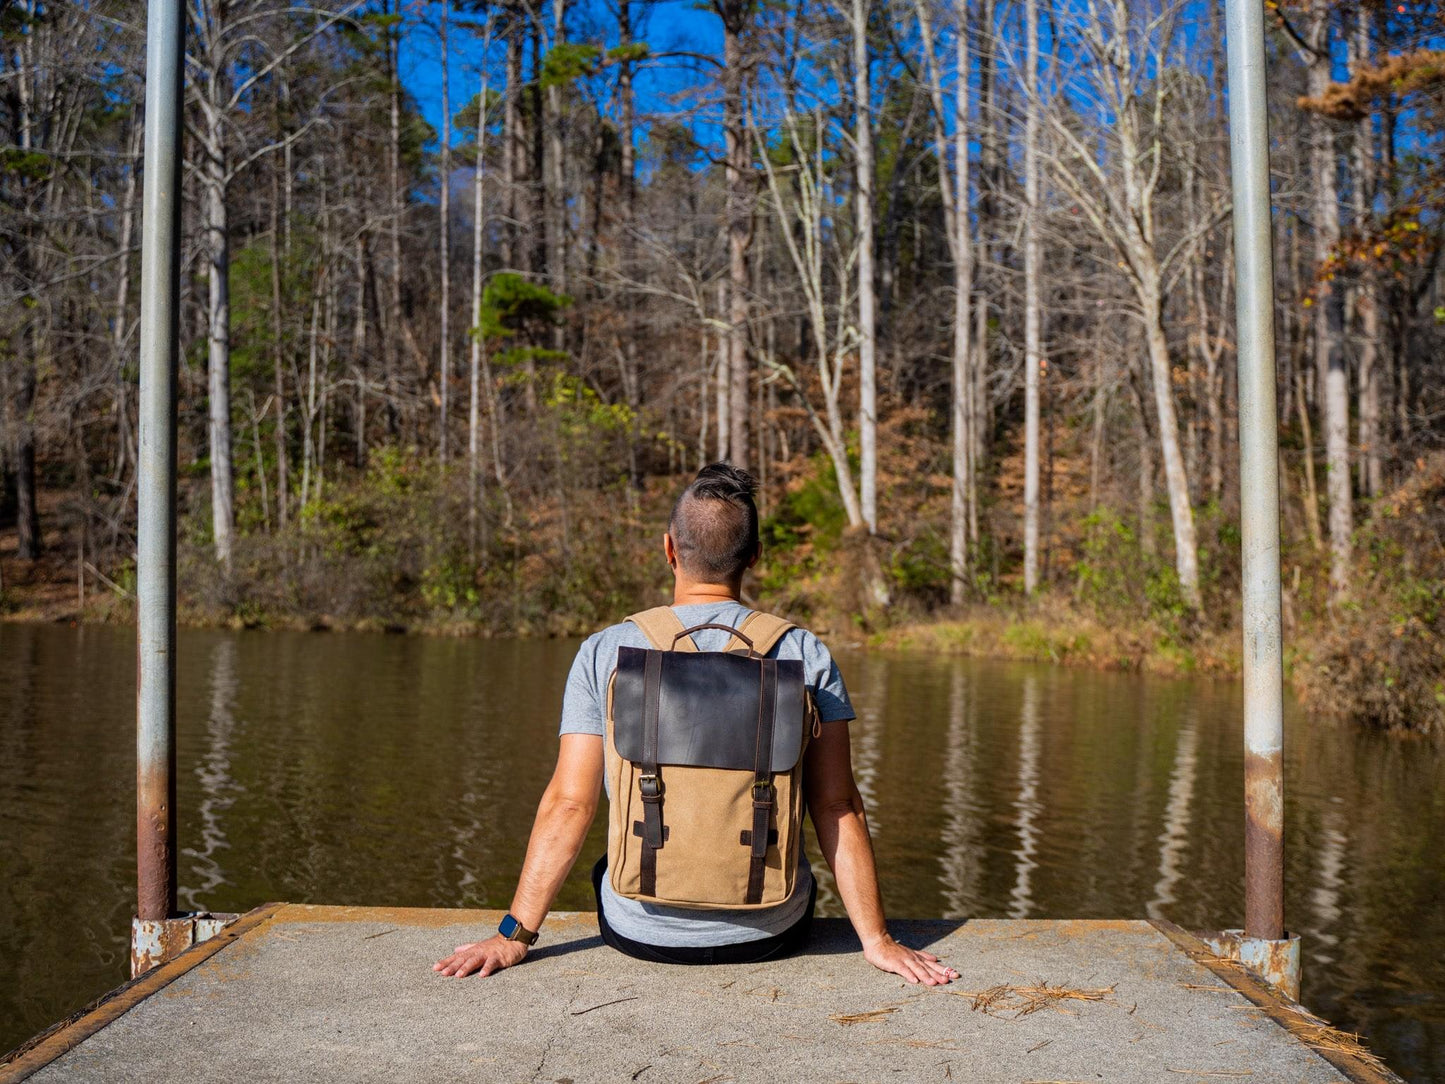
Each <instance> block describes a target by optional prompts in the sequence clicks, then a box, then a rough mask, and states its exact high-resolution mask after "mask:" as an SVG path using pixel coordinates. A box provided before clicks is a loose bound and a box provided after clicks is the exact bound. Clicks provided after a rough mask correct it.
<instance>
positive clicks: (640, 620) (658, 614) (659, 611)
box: [627, 606, 697, 651]
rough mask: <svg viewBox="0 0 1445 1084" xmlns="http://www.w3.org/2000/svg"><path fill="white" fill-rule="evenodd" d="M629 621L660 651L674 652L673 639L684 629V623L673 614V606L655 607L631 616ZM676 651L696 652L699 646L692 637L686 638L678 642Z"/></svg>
mask: <svg viewBox="0 0 1445 1084" xmlns="http://www.w3.org/2000/svg"><path fill="white" fill-rule="evenodd" d="M627 620H629V621H631V622H632V623H633V624H634V625H636V626H637V627H638V628H639V629H641V630H642V634H643V635H644V636H646V637H647V639H648V640H649V641H651V643H652V646H653V647H655V648H657V649H658V650H659V651H670V650H673V643H672V641H673V638H674V637H675V636H677V634H678V633H679V632H681V631H682V629H683V625H682V621H681V620H680V619H679V618H678V616H677V614H675V613H673V610H672V607H671V606H654V607H653V608H652V609H650V610H643V611H642V612H641V613H635V614H630V615H629V616H628V618H627ZM676 650H678V651H696V650H697V644H695V643H693V640H692V637H691V636H684V637H683V638H682V639H681V640H678V641H677V647H676Z"/></svg>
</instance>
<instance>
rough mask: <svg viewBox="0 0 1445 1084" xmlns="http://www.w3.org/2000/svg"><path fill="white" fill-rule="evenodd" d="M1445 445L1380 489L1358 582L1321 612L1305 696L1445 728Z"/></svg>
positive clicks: (1360, 537) (1362, 536)
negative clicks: (1391, 486)
mask: <svg viewBox="0 0 1445 1084" xmlns="http://www.w3.org/2000/svg"><path fill="white" fill-rule="evenodd" d="M1442 538H1445V455H1437V456H1435V457H1433V458H1432V459H1430V460H1428V461H1427V462H1425V463H1424V465H1423V467H1422V469H1420V470H1418V471H1417V472H1416V474H1415V475H1414V476H1413V477H1412V478H1410V480H1409V481H1407V482H1406V483H1405V484H1404V485H1403V486H1401V487H1400V488H1399V489H1397V490H1396V491H1395V492H1393V493H1391V494H1389V495H1388V496H1385V497H1381V498H1379V499H1378V500H1377V501H1376V502H1375V505H1374V508H1373V509H1372V511H1371V515H1370V518H1369V519H1368V520H1367V521H1366V523H1365V525H1364V526H1363V527H1361V528H1360V530H1359V531H1358V532H1357V536H1356V544H1355V553H1356V568H1355V578H1354V585H1353V590H1352V592H1351V595H1350V598H1349V599H1348V600H1347V601H1344V602H1341V603H1337V604H1336V605H1335V606H1334V608H1333V613H1331V614H1328V615H1326V616H1325V617H1324V618H1323V619H1322V620H1321V621H1320V625H1321V626H1322V627H1321V628H1320V630H1319V635H1318V636H1317V637H1314V638H1312V639H1313V641H1314V644H1315V646H1314V647H1313V648H1312V649H1311V650H1310V652H1309V655H1308V664H1307V665H1306V666H1305V667H1304V668H1302V672H1301V674H1300V680H1299V682H1298V684H1299V686H1300V689H1301V693H1302V694H1303V696H1304V697H1305V699H1306V701H1307V702H1308V703H1311V704H1315V705H1318V706H1320V707H1321V708H1324V709H1327V710H1330V711H1335V712H1341V713H1343V714H1344V715H1346V716H1348V717H1349V718H1351V719H1353V720H1355V721H1358V722H1365V723H1370V724H1373V725H1375V726H1382V727H1385V728H1387V729H1391V730H1408V731H1415V732H1420V733H1433V734H1445V547H1442V543H1441V539H1442Z"/></svg>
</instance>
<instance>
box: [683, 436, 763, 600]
mask: <svg viewBox="0 0 1445 1084" xmlns="http://www.w3.org/2000/svg"><path fill="white" fill-rule="evenodd" d="M756 488H757V483H756V482H754V481H753V477H752V475H750V474H749V473H748V472H747V471H745V470H742V469H741V468H739V467H734V466H732V465H731V464H728V463H712V464H709V465H708V466H706V467H703V469H702V470H700V471H698V472H697V477H696V478H694V479H693V480H692V484H691V485H689V486H688V487H687V488H686V489H684V490H683V491H682V495H681V496H680V497H678V498H677V503H676V504H675V505H673V506H672V519H671V520H669V521H668V525H667V534H668V539H669V541H670V544H669V545H668V546H667V547H666V549H667V553H668V558H669V560H670V561H672V562H673V563H674V567H675V568H676V570H677V571H678V573H679V575H682V576H686V577H687V578H688V579H689V580H692V581H693V582H695V583H705V584H728V585H732V586H736V585H738V584H740V583H741V582H742V578H743V573H744V572H745V571H747V569H748V568H750V567H751V566H752V565H753V564H754V563H755V562H756V561H757V559H758V553H759V543H758V506H757V505H756V504H754V503H753V491H754V490H755V489H756Z"/></svg>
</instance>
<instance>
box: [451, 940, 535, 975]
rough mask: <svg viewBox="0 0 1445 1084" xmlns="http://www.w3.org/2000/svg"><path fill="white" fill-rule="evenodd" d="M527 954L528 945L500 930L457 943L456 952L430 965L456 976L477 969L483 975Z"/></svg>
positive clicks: (468, 973)
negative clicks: (509, 937) (461, 943)
mask: <svg viewBox="0 0 1445 1084" xmlns="http://www.w3.org/2000/svg"><path fill="white" fill-rule="evenodd" d="M526 955H527V946H526V945H524V944H522V942H520V941H509V940H507V939H506V938H505V937H503V936H502V935H501V934H493V935H492V936H491V937H489V938H487V939H486V940H485V941H474V942H472V943H471V944H470V945H458V946H457V950H456V951H455V952H453V953H452V954H451V955H450V956H448V957H447V958H446V959H444V960H438V961H437V962H436V963H434V964H432V966H431V969H432V970H433V971H440V972H441V973H442V974H443V975H451V976H452V977H454V978H458V979H461V978H465V977H466V976H468V975H472V974H478V973H479V974H481V975H483V976H486V975H490V974H492V973H493V972H494V971H500V970H502V968H504V967H511V966H512V965H513V964H519V963H521V962H522V960H523V958H524V957H525V956H526Z"/></svg>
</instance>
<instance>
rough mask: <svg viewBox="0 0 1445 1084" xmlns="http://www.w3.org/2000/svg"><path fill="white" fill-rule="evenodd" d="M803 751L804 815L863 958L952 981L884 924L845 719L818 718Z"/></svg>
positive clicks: (916, 979) (929, 982)
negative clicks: (820, 720)
mask: <svg viewBox="0 0 1445 1084" xmlns="http://www.w3.org/2000/svg"><path fill="white" fill-rule="evenodd" d="M804 756H805V760H804V763H803V787H804V791H805V793H806V797H807V801H808V815H809V816H810V817H812V818H813V828H814V829H815V830H816V831H817V833H818V846H819V848H820V849H821V850H822V852H823V858H824V859H825V860H826V861H827V863H828V866H829V868H831V869H832V871H833V879H834V880H835V881H836V882H837V884H838V895H839V896H841V897H842V899H843V908H844V909H845V910H846V911H847V912H848V918H849V919H850V920H851V921H852V923H853V929H854V931H855V932H856V933H857V934H858V940H859V941H861V942H862V944H863V956H864V958H865V959H866V960H867V961H868V962H869V963H870V964H872V965H873V966H874V967H876V968H878V969H879V970H880V971H888V972H891V973H892V974H895V975H898V976H900V977H902V978H903V979H905V980H907V981H908V982H911V983H921V984H923V985H925V986H937V985H940V984H943V983H947V982H952V981H953V980H954V979H955V978H957V977H958V972H956V971H954V970H953V968H951V967H948V966H946V965H944V964H943V963H941V962H940V961H939V959H938V957H937V956H935V955H933V953H931V952H924V951H922V950H920V949H912V948H909V947H908V946H906V945H900V944H899V943H898V942H897V941H895V940H893V937H892V935H890V934H889V932H888V927H887V925H886V924H885V923H884V918H883V897H882V894H881V893H880V892H879V890H878V869H877V866H876V864H875V863H874V860H873V841H872V840H871V839H870V838H869V835H868V819H867V816H866V814H865V813H864V809H863V796H862V795H861V794H859V793H858V784H857V783H856V782H855V780H854V778H853V757H852V750H851V747H850V743H849V741H848V724H847V722H845V721H839V722H831V723H824V724H823V727H822V732H821V734H820V735H819V737H817V738H814V739H813V741H812V742H810V743H809V744H808V751H807V753H806V754H804Z"/></svg>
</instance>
